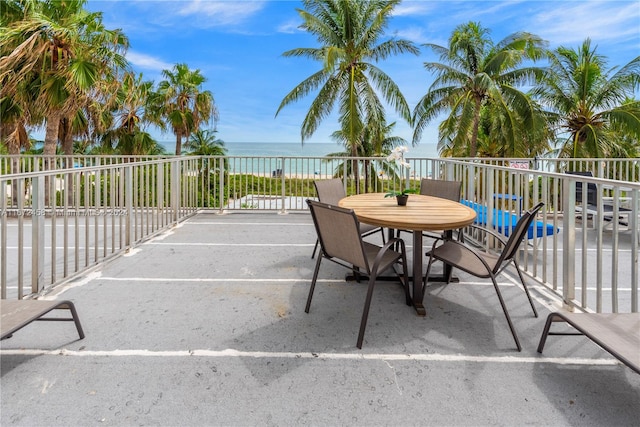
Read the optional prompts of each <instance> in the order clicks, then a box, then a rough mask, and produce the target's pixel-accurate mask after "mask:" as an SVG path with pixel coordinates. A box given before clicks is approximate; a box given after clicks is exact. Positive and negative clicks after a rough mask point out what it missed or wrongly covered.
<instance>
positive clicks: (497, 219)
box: [460, 200, 560, 239]
mask: <svg viewBox="0 0 640 427" xmlns="http://www.w3.org/2000/svg"><path fill="white" fill-rule="evenodd" d="M460 203H462V204H463V205H466V206H469V207H470V208H471V209H473V210H475V211H476V214H477V217H476V220H475V221H474V223H475V224H477V225H481V226H483V227H488V226H489V224H488V217H489V216H488V214H487V212H488V209H487V206H485V205H482V204H480V203H476V202H472V201H471V200H462V201H461V202H460ZM517 223H518V215H516V214H514V213H511V212H507V211H503V210H501V209H496V208H494V209H493V218H492V221H491V227H493V228H494V229H496V230H497V231H498V232H499V233H501V234H503V235H504V236H505V237H509V234H511V232H512V231H513V229H514V228H515V226H516V224H517ZM558 231H560V229H559V228H558V229H557V228H555V227H554V226H553V224H543V223H542V222H541V221H534V222H532V223H531V225H530V226H529V230H528V231H527V239H533V237H534V235H535V237H544V236H551V235H552V234H554V233H557V232H558Z"/></svg>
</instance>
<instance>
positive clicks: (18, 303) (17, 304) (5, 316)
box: [0, 299, 84, 340]
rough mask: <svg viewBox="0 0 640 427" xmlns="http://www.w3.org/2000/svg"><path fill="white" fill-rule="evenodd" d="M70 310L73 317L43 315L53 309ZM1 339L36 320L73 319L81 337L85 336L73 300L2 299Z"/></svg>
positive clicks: (0, 316)
mask: <svg viewBox="0 0 640 427" xmlns="http://www.w3.org/2000/svg"><path fill="white" fill-rule="evenodd" d="M56 309H59V310H69V311H70V312H71V317H42V316H44V315H45V314H47V313H49V312H50V311H52V310H56ZM0 312H1V313H0V331H1V334H0V340H3V339H5V338H9V337H11V336H12V335H13V333H14V332H16V331H17V330H19V329H22V328H24V327H25V326H27V325H28V324H30V323H31V322H33V321H35V320H49V321H73V322H75V324H76V329H77V330H78V335H80V339H83V338H84V331H83V330H82V326H81V325H80V319H79V318H78V313H77V312H76V308H75V306H74V305H73V303H72V302H71V301H43V300H6V299H3V300H0Z"/></svg>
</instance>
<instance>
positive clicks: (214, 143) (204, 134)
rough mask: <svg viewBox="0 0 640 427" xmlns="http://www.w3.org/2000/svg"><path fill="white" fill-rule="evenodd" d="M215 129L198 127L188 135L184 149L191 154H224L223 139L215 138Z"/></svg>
mask: <svg viewBox="0 0 640 427" xmlns="http://www.w3.org/2000/svg"><path fill="white" fill-rule="evenodd" d="M216 132H217V131H216V130H211V129H200V130H198V131H196V132H194V133H193V134H191V136H190V137H189V140H188V141H187V143H186V144H185V145H184V148H185V150H186V151H187V152H188V153H189V154H190V155H193V156H226V155H227V149H226V148H225V146H224V141H223V140H221V139H218V138H216Z"/></svg>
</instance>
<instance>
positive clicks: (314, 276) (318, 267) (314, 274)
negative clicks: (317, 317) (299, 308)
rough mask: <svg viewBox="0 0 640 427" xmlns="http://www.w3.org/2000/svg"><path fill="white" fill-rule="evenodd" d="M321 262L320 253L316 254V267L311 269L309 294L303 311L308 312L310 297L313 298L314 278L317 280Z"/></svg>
mask: <svg viewBox="0 0 640 427" xmlns="http://www.w3.org/2000/svg"><path fill="white" fill-rule="evenodd" d="M321 262H322V254H320V255H318V260H317V261H316V268H315V270H313V279H311V287H310V288H309V296H308V297H307V305H306V307H305V308H304V312H305V313H308V312H309V308H310V307H311V298H313V291H314V289H315V288H316V280H318V271H319V270H320V263H321Z"/></svg>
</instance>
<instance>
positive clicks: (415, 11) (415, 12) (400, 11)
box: [393, 1, 434, 16]
mask: <svg viewBox="0 0 640 427" xmlns="http://www.w3.org/2000/svg"><path fill="white" fill-rule="evenodd" d="M433 9H434V5H433V4H432V2H418V1H406V2H403V3H400V4H399V5H398V6H396V7H395V8H394V9H393V16H421V15H428V14H429V13H431V12H432V11H433Z"/></svg>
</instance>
